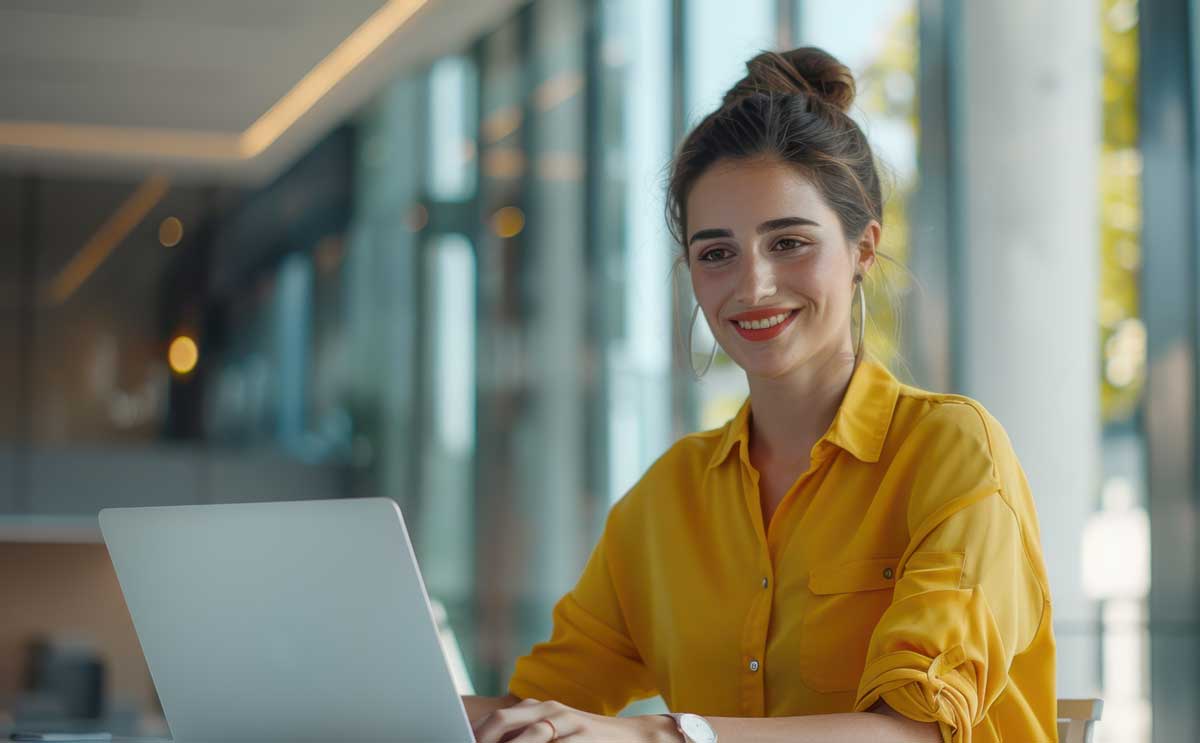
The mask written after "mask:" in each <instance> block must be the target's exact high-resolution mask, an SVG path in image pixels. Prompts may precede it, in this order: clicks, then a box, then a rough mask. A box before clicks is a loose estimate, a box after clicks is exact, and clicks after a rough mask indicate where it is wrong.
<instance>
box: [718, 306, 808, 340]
mask: <svg viewBox="0 0 1200 743" xmlns="http://www.w3.org/2000/svg"><path fill="white" fill-rule="evenodd" d="M798 314H800V310H785V311H783V312H779V313H776V314H774V315H768V316H766V317H763V318H760V319H755V320H730V321H729V323H730V324H731V325H733V329H734V330H736V331H737V332H738V335H740V336H742V337H743V338H745V339H746V340H748V341H769V340H771V339H772V338H774V337H775V336H777V335H779V334H780V333H782V332H783V331H784V329H785V328H787V326H788V325H791V324H792V320H794V319H795V318H796V315H798Z"/></svg>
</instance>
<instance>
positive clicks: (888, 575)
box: [883, 568, 895, 580]
mask: <svg viewBox="0 0 1200 743" xmlns="http://www.w3.org/2000/svg"><path fill="white" fill-rule="evenodd" d="M893 575H895V573H893V572H892V569H891V568H884V569H883V577H884V579H885V580H891V579H892V576H893Z"/></svg>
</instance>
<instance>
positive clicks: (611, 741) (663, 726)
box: [474, 699, 681, 743]
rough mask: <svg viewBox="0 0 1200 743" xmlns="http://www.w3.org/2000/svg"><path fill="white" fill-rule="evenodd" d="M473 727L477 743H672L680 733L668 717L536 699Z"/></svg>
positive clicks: (506, 709)
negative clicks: (594, 710) (597, 711)
mask: <svg viewBox="0 0 1200 743" xmlns="http://www.w3.org/2000/svg"><path fill="white" fill-rule="evenodd" d="M474 729H475V740H476V741H477V743H550V741H555V740H570V741H571V743H601V741H602V742H603V743H620V741H630V742H631V743H632V742H633V741H637V742H638V743H648V742H651V741H662V742H663V743H675V742H676V741H678V740H679V739H680V737H681V736H679V734H678V733H676V732H675V723H674V721H672V720H671V719H670V718H668V717H662V716H660V715H647V716H643V717H607V716H605V715H593V714H591V713H589V712H581V711H579V710H577V709H574V708H572V707H568V706H567V705H565V704H561V703H559V702H541V701H538V700H537V699H525V700H522V701H521V702H518V703H517V704H515V705H513V706H512V707H506V708H505V709H501V710H497V711H495V712H493V713H492V714H490V715H488V716H487V717H485V718H483V719H482V720H479V721H478V722H476V723H475V724H474Z"/></svg>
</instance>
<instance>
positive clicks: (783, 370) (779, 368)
mask: <svg viewBox="0 0 1200 743" xmlns="http://www.w3.org/2000/svg"><path fill="white" fill-rule="evenodd" d="M733 361H734V362H735V363H736V364H737V365H738V366H740V367H741V368H742V371H744V372H746V376H749V377H758V378H759V379H776V378H778V377H784V376H787V374H788V373H789V372H790V371H792V370H793V369H795V368H796V365H797V363H798V357H797V354H796V353H795V350H794V349H789V352H788V353H787V354H786V355H783V354H769V355H768V354H763V355H761V356H760V357H759V358H745V357H742V358H737V357H734V358H733Z"/></svg>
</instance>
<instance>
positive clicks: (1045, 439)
mask: <svg viewBox="0 0 1200 743" xmlns="http://www.w3.org/2000/svg"><path fill="white" fill-rule="evenodd" d="M961 8H962V10H961V13H962V16H961V19H960V20H961V26H960V33H959V34H957V35H956V37H957V38H956V39H955V42H956V44H957V48H958V50H959V52H958V55H957V58H958V60H959V67H958V69H957V70H952V71H951V79H952V80H954V84H953V85H954V87H953V90H954V94H955V96H956V97H957V103H956V105H955V107H954V109H953V110H954V117H955V119H954V121H953V122H952V129H951V130H952V131H954V132H955V137H956V145H957V148H956V149H957V150H958V155H957V157H958V173H959V174H960V176H961V180H960V185H961V187H960V190H959V194H958V199H959V200H958V204H959V205H960V208H961V211H960V213H959V214H958V217H959V218H960V219H961V223H960V229H959V230H958V231H957V235H956V239H957V241H958V244H957V245H951V250H952V251H955V252H956V253H957V254H958V258H957V265H958V266H959V267H960V269H959V271H957V276H952V277H951V281H953V282H955V283H956V286H954V287H952V293H951V296H953V297H956V298H957V299H956V302H955V303H953V306H952V307H951V312H955V313H959V314H960V319H959V322H958V337H957V338H956V339H955V340H956V346H957V349H956V360H957V380H958V384H959V386H960V387H961V388H962V391H963V392H965V393H966V394H968V395H970V396H972V397H975V398H976V399H978V400H980V401H981V402H982V403H983V404H984V405H985V406H987V408H988V409H989V410H991V411H992V413H993V414H994V415H995V416H996V417H997V418H998V419H999V420H1000V422H1001V423H1002V424H1003V425H1004V427H1005V428H1006V429H1007V430H1008V433H1009V435H1010V437H1011V438H1012V441H1013V444H1014V446H1015V448H1016V451H1017V455H1018V456H1019V457H1020V459H1021V463H1022V464H1023V466H1024V468H1025V472H1026V473H1027V475H1028V477H1029V482H1030V486H1031V487H1032V490H1033V494H1034V497H1035V499H1036V501H1037V506H1038V515H1039V518H1040V520H1041V529H1042V544H1043V547H1044V549H1045V554H1046V561H1047V564H1048V569H1049V574H1050V584H1051V590H1052V592H1053V596H1054V603H1055V612H1056V616H1055V630H1056V633H1057V639H1058V647H1059V656H1058V683H1059V688H1058V692H1059V696H1060V697H1062V696H1074V695H1082V694H1086V693H1088V692H1090V691H1094V687H1095V685H1096V683H1097V667H1098V657H1097V655H1098V653H1097V647H1098V646H1097V642H1096V637H1095V633H1094V630H1093V629H1092V628H1093V627H1094V625H1095V622H1096V620H1097V617H1096V614H1095V608H1094V606H1093V604H1092V602H1090V601H1089V600H1088V599H1087V598H1086V597H1085V596H1084V594H1083V589H1082V582H1081V563H1080V541H1081V530H1082V528H1083V525H1084V521H1085V519H1086V518H1087V516H1088V514H1089V513H1090V512H1091V511H1092V510H1093V508H1094V502H1095V499H1096V492H1097V486H1098V479H1099V442H1100V392H1099V376H1098V375H1099V371H1098V366H1097V365H1098V361H1097V343H1098V341H1097V333H1098V330H1097V326H1096V323H1097V319H1096V297H1097V292H1098V283H1097V281H1098V280H1097V275H1098V263H1099V256H1100V248H1099V228H1098V196H1097V166H1096V163H1097V159H1098V156H1099V142H1100V133H1101V132H1100V113H1101V112H1100V90H1099V81H1100V72H1101V69H1100V51H1099V43H1100V39H1099V9H1098V7H1097V5H1096V3H1095V2H1094V0H1013V1H1012V2H1005V3H990V2H988V3H974V2H972V3H962V5H961Z"/></svg>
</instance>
